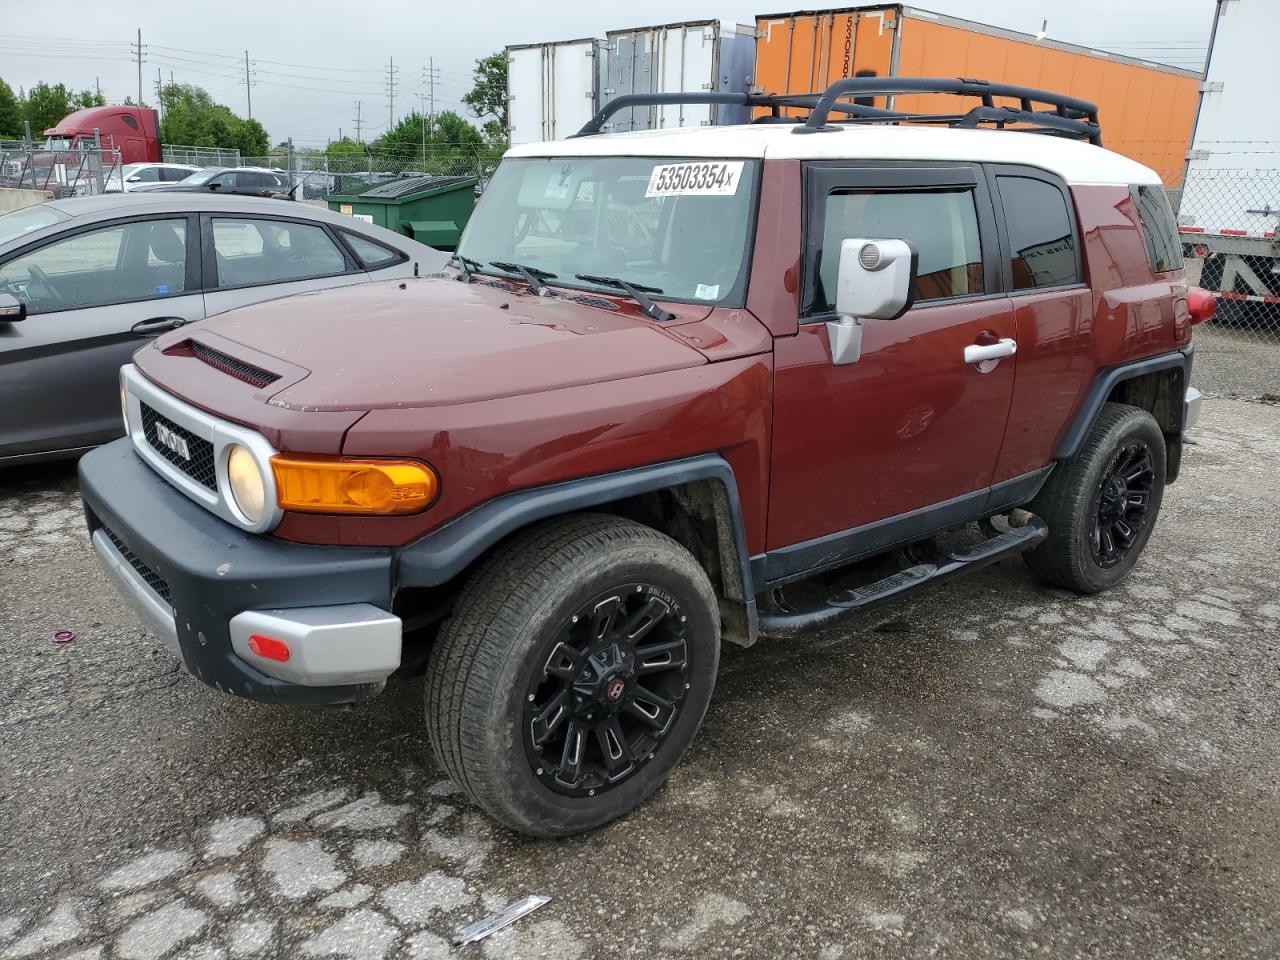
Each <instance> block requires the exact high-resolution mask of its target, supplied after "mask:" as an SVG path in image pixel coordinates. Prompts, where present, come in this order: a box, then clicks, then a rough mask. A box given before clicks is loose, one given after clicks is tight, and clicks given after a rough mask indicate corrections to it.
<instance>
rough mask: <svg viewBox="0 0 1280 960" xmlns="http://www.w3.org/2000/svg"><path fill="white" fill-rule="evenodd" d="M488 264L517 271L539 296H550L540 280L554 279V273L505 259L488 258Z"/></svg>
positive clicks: (513, 271)
mask: <svg viewBox="0 0 1280 960" xmlns="http://www.w3.org/2000/svg"><path fill="white" fill-rule="evenodd" d="M489 266H491V267H497V268H498V269H499V270H506V271H507V272H509V273H518V274H520V276H522V277H524V278H525V280H527V281H528V282H529V289H530V290H532V291H533V292H534V293H535V294H536V295H537V296H539V297H549V296H551V290H550V289H549V288H548V287H547V285H546V284H545V283H543V282H542V281H543V280H544V279H546V280H554V279H555V278H556V275H555V274H554V273H549V272H548V271H546V270H542V269H540V268H538V267H526V266H525V265H524V264H523V263H510V262H508V261H506V260H490V261H489Z"/></svg>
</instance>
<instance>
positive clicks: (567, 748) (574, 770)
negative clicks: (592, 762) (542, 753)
mask: <svg viewBox="0 0 1280 960" xmlns="http://www.w3.org/2000/svg"><path fill="white" fill-rule="evenodd" d="M586 748H587V738H586V733H585V731H584V730H583V729H582V727H580V726H579V725H578V724H577V723H576V722H575V721H572V720H571V721H569V731H568V733H566V734H565V738H564V750H563V751H562V752H561V754H560V769H559V771H557V773H556V779H557V780H559V781H560V782H561V783H563V784H565V785H566V786H570V787H573V786H577V784H578V781H579V780H581V779H582V755H583V754H584V753H585V752H586Z"/></svg>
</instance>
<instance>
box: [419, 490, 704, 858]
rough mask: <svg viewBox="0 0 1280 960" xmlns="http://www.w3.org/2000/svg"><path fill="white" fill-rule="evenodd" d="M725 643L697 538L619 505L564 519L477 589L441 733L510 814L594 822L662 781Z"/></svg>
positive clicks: (467, 787) (462, 621) (432, 695)
mask: <svg viewBox="0 0 1280 960" xmlns="http://www.w3.org/2000/svg"><path fill="white" fill-rule="evenodd" d="M719 651H720V616H719V609H718V605H717V602H716V597H715V593H714V591H713V590H712V587H711V583H710V581H709V580H708V578H707V575H706V573H705V571H704V570H703V569H702V567H701V566H700V565H699V564H698V562H697V561H696V560H695V559H694V558H693V556H692V555H691V554H690V553H689V551H687V550H686V549H685V548H684V547H682V546H680V545H679V544H678V543H676V542H675V541H674V540H672V539H671V538H670V537H668V536H666V535H665V534H662V533H660V532H658V531H656V530H654V529H652V528H650V527H645V526H642V525H641V524H638V523H633V522H631V521H628V520H622V519H619V518H617V517H612V516H605V515H594V514H584V515H576V516H573V517H568V518H561V519H558V520H553V521H550V522H548V523H545V524H542V525H539V526H537V527H534V528H533V529H531V530H529V531H527V532H526V533H523V534H520V535H517V536H516V537H515V538H514V539H513V540H511V541H509V542H508V543H506V544H505V545H503V546H502V547H500V548H498V549H497V550H496V551H495V552H494V554H493V555H492V556H490V557H489V558H488V559H487V560H486V561H485V562H484V563H483V564H482V565H481V566H480V568H479V569H478V570H477V571H476V572H475V574H474V575H473V576H472V577H471V579H470V580H469V581H468V583H467V585H466V586H465V587H464V588H463V590H462V593H461V595H460V596H459V598H458V602H457V604H456V606H455V607H454V610H453V613H452V615H451V617H450V619H449V621H448V622H447V623H446V624H445V626H444V628H443V629H442V631H441V633H440V636H439V637H438V638H437V640H436V643H435V645H434V648H433V650H432V651H431V656H430V660H429V662H428V665H427V683H426V695H427V703H426V712H427V726H428V731H429V734H430V738H431V743H432V746H433V748H434V750H435V754H436V756H437V758H438V759H439V761H440V764H441V766H443V767H444V769H445V771H446V772H447V773H448V774H449V776H450V777H452V778H453V780H454V781H455V782H456V783H457V784H458V785H459V786H460V787H461V788H462V789H463V791H464V792H465V793H466V794H467V795H468V796H469V797H470V798H471V799H472V800H473V801H474V802H475V803H476V805H477V806H479V807H480V808H481V809H482V810H484V811H485V812H486V813H487V814H489V816H491V817H493V818H494V819H495V820H497V821H499V822H500V823H502V824H504V825H506V826H508V827H510V828H511V829H513V830H517V831H520V832H521V833H527V834H531V835H534V836H544V837H549V836H564V835H567V834H572V833H577V832H580V831H583V830H590V829H593V828H595V827H599V826H601V825H603V824H605V823H608V822H609V821H611V820H613V819H615V818H617V817H620V816H622V815H623V814H625V813H627V812H629V811H630V810H632V809H634V808H635V807H636V806H638V805H639V804H640V803H642V802H643V801H644V800H645V799H646V798H648V797H649V796H650V795H651V794H652V793H653V792H654V791H655V790H657V789H658V787H659V786H661V785H662V783H663V781H664V780H665V779H666V777H667V775H668V774H669V773H670V771H671V769H672V767H674V766H675V764H676V762H677V761H678V760H679V759H680V757H681V755H682V754H683V753H684V751H685V748H686V747H687V746H688V745H689V743H690V741H691V740H692V739H693V736H694V734H695V733H696V732H697V729H698V726H699V724H700V723H701V721H702V717H703V714H704V713H705V712H706V709H707V704H708V703H709V702H710V699H711V691H712V688H713V686H714V685H715V677H716V669H717V666H718V661H719ZM561 710H563V712H561Z"/></svg>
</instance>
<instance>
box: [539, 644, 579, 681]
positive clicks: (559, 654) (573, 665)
mask: <svg viewBox="0 0 1280 960" xmlns="http://www.w3.org/2000/svg"><path fill="white" fill-rule="evenodd" d="M583 659H584V658H583V656H582V654H581V653H579V652H578V651H577V650H575V649H573V647H571V646H569V644H567V643H565V642H564V641H563V640H561V641H560V642H559V643H557V644H556V645H555V647H554V649H552V651H551V654H550V655H549V656H548V657H547V664H546V666H545V667H543V670H545V671H546V673H547V676H549V677H556V678H557V679H560V680H568V681H570V682H572V681H574V680H576V679H578V673H579V672H580V671H581V670H582V663H583Z"/></svg>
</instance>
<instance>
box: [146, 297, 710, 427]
mask: <svg viewBox="0 0 1280 960" xmlns="http://www.w3.org/2000/svg"><path fill="white" fill-rule="evenodd" d="M523 289H524V288H523V287H522V286H509V285H507V284H505V283H503V282H502V281H497V280H495V281H489V280H477V281H475V282H472V283H462V282H459V281H456V280H452V279H436V278H423V279H417V280H391V281H383V282H379V283H368V284H360V285H356V286H350V287H342V288H339V289H336V290H326V291H321V292H317V293H311V294H302V295H299V296H293V297H287V298H284V299H280V300H273V301H269V302H267V303H261V304H256V305H254V306H249V307H241V308H240V309H238V310H233V311H230V312H228V313H224V314H221V315H219V316H216V317H212V318H210V319H208V320H206V321H204V322H203V323H201V324H200V325H199V326H198V327H196V328H195V329H194V330H188V331H186V332H185V334H181V335H171V338H172V341H173V342H175V343H176V342H178V341H180V340H186V339H195V340H199V339H200V337H201V332H202V331H208V332H209V333H212V334H214V335H215V336H216V338H217V340H218V341H219V342H220V343H221V344H223V346H222V349H224V350H225V349H226V345H227V342H228V341H230V342H232V343H235V344H241V345H243V346H245V347H247V348H248V349H249V350H250V351H252V352H253V354H254V355H256V356H265V357H273V358H278V359H279V360H281V361H283V362H284V364H287V365H288V367H289V368H293V369H296V370H297V371H298V372H299V373H301V374H302V375H301V376H300V377H297V376H284V377H282V379H281V381H280V382H281V384H282V386H281V387H280V389H279V390H278V391H277V392H275V393H274V394H272V395H271V397H270V403H271V404H272V405H273V406H278V407H288V408H291V409H295V410H373V409H379V408H395V407H429V406H439V405H444V404H456V403H473V402H475V401H479V400H491V399H495V398H498V397H512V396H523V395H526V394H531V393H538V392H541V391H545V390H555V389H560V388H563V387H572V386H578V385H581V384H587V383H597V382H601V381H608V380H617V379H623V378H626V377H638V376H644V375H646V374H652V373H661V372H664V371H668V370H676V369H680V368H684V367H695V366H699V365H701V364H704V363H706V362H707V359H706V357H704V356H703V355H702V354H701V353H699V352H698V351H697V350H695V349H694V348H692V347H691V346H688V345H686V344H684V343H682V342H680V340H678V339H677V338H676V337H675V336H673V335H671V334H669V333H668V332H666V331H664V330H663V329H661V328H659V327H658V326H657V325H656V324H654V323H651V322H649V321H648V320H646V319H642V318H641V317H640V316H638V315H636V314H635V313H634V312H633V311H632V309H631V307H630V305H629V304H625V305H623V306H621V307H620V308H619V309H616V310H611V309H603V308H602V307H600V306H598V305H594V306H593V305H590V304H588V303H582V302H577V301H575V300H574V299H571V298H570V297H569V296H563V295H562V296H559V297H546V298H543V297H535V296H532V295H529V294H528V293H525V292H523ZM517 290H520V291H521V292H519V293H517V292H516V291H517ZM586 299H589V300H594V302H595V303H596V304H599V303H600V302H601V299H602V298H590V297H587V298H586ZM606 302H608V301H606ZM669 306H671V307H672V308H673V309H675V310H676V312H678V313H680V315H681V319H682V320H696V319H700V318H701V317H702V316H704V315H705V314H706V313H707V312H708V311H707V310H706V309H704V308H700V307H697V306H691V305H669ZM159 346H160V347H161V349H162V350H163V349H165V348H166V346H167V344H165V343H161V344H160V345H159Z"/></svg>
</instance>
